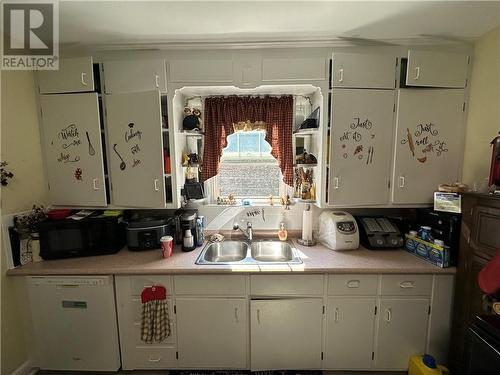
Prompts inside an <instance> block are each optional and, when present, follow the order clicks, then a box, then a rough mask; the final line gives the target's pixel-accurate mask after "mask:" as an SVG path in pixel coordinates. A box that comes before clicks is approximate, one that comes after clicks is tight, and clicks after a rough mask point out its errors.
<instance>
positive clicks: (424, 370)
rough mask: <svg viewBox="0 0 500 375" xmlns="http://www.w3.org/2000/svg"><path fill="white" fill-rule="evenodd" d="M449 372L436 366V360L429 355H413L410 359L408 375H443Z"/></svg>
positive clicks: (442, 367)
mask: <svg viewBox="0 0 500 375" xmlns="http://www.w3.org/2000/svg"><path fill="white" fill-rule="evenodd" d="M449 373H450V371H449V370H448V369H447V368H446V367H444V366H441V365H436V360H435V359H434V357H432V356H430V355H429V354H424V355H423V356H421V355H414V356H412V357H410V364H409V365H408V375H445V374H449Z"/></svg>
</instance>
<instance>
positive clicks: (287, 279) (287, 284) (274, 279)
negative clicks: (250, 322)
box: [250, 275, 323, 296]
mask: <svg viewBox="0 0 500 375" xmlns="http://www.w3.org/2000/svg"><path fill="white" fill-rule="evenodd" d="M250 291H251V294H252V295H308V296H309V295H322V294H323V275H293V276H289V275H255V276H254V275H252V276H250Z"/></svg>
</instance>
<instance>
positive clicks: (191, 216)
mask: <svg viewBox="0 0 500 375" xmlns="http://www.w3.org/2000/svg"><path fill="white" fill-rule="evenodd" d="M197 217H198V211H197V210H184V211H182V212H181V213H180V216H179V223H180V238H182V239H184V237H185V235H186V231H187V230H189V231H190V232H191V235H192V236H193V241H192V242H193V245H192V246H186V244H185V243H186V241H182V251H192V250H194V249H196V243H197V242H198V234H197V230H196V218H197Z"/></svg>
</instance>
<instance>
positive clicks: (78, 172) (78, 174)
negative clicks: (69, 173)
mask: <svg viewBox="0 0 500 375" xmlns="http://www.w3.org/2000/svg"><path fill="white" fill-rule="evenodd" d="M75 178H76V179H77V180H78V181H82V169H81V168H76V170H75Z"/></svg>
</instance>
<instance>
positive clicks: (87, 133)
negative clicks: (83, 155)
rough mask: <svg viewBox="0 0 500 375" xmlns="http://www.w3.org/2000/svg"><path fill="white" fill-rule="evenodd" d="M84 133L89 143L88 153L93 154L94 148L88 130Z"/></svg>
mask: <svg viewBox="0 0 500 375" xmlns="http://www.w3.org/2000/svg"><path fill="white" fill-rule="evenodd" d="M85 134H86V135H87V142H88V143H89V155H90V156H94V155H95V150H94V147H93V146H92V142H90V136H89V132H87V131H86V132H85Z"/></svg>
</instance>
